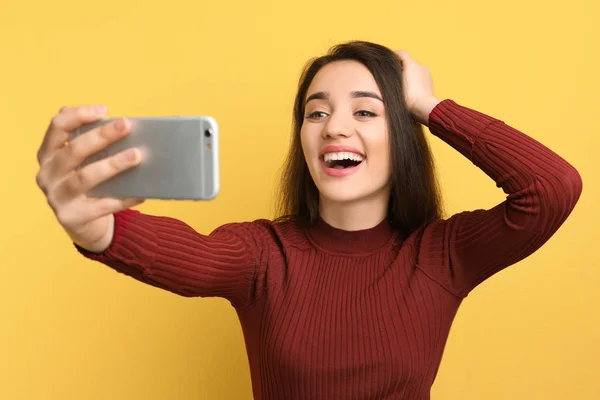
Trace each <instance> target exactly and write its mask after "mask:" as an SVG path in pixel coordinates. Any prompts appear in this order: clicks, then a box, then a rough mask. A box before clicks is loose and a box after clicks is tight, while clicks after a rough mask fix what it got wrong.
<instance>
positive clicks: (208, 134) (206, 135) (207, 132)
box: [204, 128, 213, 138]
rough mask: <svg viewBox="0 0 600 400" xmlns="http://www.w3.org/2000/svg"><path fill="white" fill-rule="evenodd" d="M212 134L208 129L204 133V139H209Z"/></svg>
mask: <svg viewBox="0 0 600 400" xmlns="http://www.w3.org/2000/svg"><path fill="white" fill-rule="evenodd" d="M212 134H213V131H212V129H210V128H209V129H206V130H205V131H204V136H205V137H207V138H209V137H211V136H212Z"/></svg>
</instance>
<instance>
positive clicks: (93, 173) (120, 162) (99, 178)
mask: <svg viewBox="0 0 600 400" xmlns="http://www.w3.org/2000/svg"><path fill="white" fill-rule="evenodd" d="M140 161H141V154H140V151H139V150H138V149H135V148H130V149H127V150H125V151H122V152H120V153H117V154H115V155H114V156H111V157H108V158H105V159H102V160H100V161H96V162H94V163H92V164H90V165H87V166H85V167H84V168H82V169H80V170H78V171H76V172H74V173H72V174H70V175H69V176H68V177H67V178H65V179H63V180H62V181H61V182H60V183H59V184H58V185H57V187H56V189H55V190H53V196H52V197H53V201H54V202H56V203H57V204H61V203H63V202H68V201H70V200H72V199H74V198H76V197H78V196H81V195H85V194H86V193H87V192H88V191H90V190H91V189H92V188H94V187H95V186H97V185H99V184H100V183H102V182H104V181H106V180H108V179H110V178H112V177H114V176H116V175H118V174H120V173H122V172H124V171H126V170H128V169H130V168H133V167H135V166H137V165H138V164H139V163H140Z"/></svg>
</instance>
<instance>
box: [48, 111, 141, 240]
mask: <svg viewBox="0 0 600 400" xmlns="http://www.w3.org/2000/svg"><path fill="white" fill-rule="evenodd" d="M105 115H106V109H105V108H104V107H99V106H90V107H87V106H86V107H63V108H62V109H61V110H60V112H59V113H58V114H57V115H56V116H55V117H54V118H52V121H51V123H50V126H49V127H48V130H47V132H46V135H45V137H44V140H43V142H42V145H41V146H40V149H39V150H38V154H37V159H38V163H39V165H40V169H39V171H38V173H37V176H36V181H37V184H38V186H39V187H40V189H41V190H42V191H43V192H44V194H45V195H46V199H47V200H48V204H49V205H50V207H51V208H52V210H53V211H54V214H55V216H56V218H57V219H58V222H59V223H60V224H61V225H62V227H63V228H64V230H65V231H66V232H67V234H68V235H69V236H70V238H71V239H72V240H73V242H74V243H76V244H77V245H79V246H81V247H83V248H84V249H87V250H89V251H93V252H102V251H104V250H105V249H106V248H108V246H109V245H110V243H111V241H112V238H113V229H114V215H113V213H115V212H118V211H121V210H124V209H127V208H130V207H132V206H134V205H137V204H140V203H142V202H143V200H140V199H115V198H94V197H88V196H86V193H87V192H88V191H89V190H90V189H92V188H93V187H94V186H96V185H98V184H99V183H101V182H103V181H105V180H107V179H109V178H111V177H113V176H115V175H117V174H119V173H121V172H123V171H125V170H127V169H129V168H132V167H134V166H136V165H138V164H139V163H140V158H141V157H140V152H139V151H138V150H137V149H134V148H131V149H128V150H125V151H123V152H121V153H119V154H116V155H114V156H112V157H107V158H105V159H103V160H100V161H97V162H94V163H92V164H89V165H87V166H85V167H83V168H81V169H78V166H79V165H80V164H81V163H82V162H83V161H84V160H85V159H86V157H88V156H90V155H92V154H94V153H96V152H98V151H100V150H102V149H104V148H105V147H107V146H108V145H109V144H111V143H114V142H116V141H118V140H120V139H121V138H123V137H125V136H127V135H128V134H129V132H130V129H131V123H130V122H129V121H127V120H124V119H118V120H115V121H112V122H110V123H107V124H104V125H102V126H100V127H98V128H95V129H93V130H90V131H89V132H86V133H85V134H83V135H80V136H78V137H77V138H75V139H73V140H72V141H69V142H68V143H67V140H68V139H69V136H70V134H71V132H73V131H74V130H75V129H76V128H78V127H80V126H81V125H84V124H87V123H91V122H94V121H98V120H100V119H102V118H103V117H104V116H105Z"/></svg>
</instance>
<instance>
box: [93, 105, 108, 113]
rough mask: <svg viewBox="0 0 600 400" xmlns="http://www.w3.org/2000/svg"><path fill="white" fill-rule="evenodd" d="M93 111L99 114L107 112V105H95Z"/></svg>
mask: <svg viewBox="0 0 600 400" xmlns="http://www.w3.org/2000/svg"><path fill="white" fill-rule="evenodd" d="M93 112H94V114H97V115H101V114H104V113H105V112H106V106H94V108H93Z"/></svg>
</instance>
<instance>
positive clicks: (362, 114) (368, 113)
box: [354, 110, 377, 117]
mask: <svg viewBox="0 0 600 400" xmlns="http://www.w3.org/2000/svg"><path fill="white" fill-rule="evenodd" d="M354 115H357V116H359V117H376V116H377V114H375V113H373V112H371V111H367V110H360V111H357V112H355V113H354Z"/></svg>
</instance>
